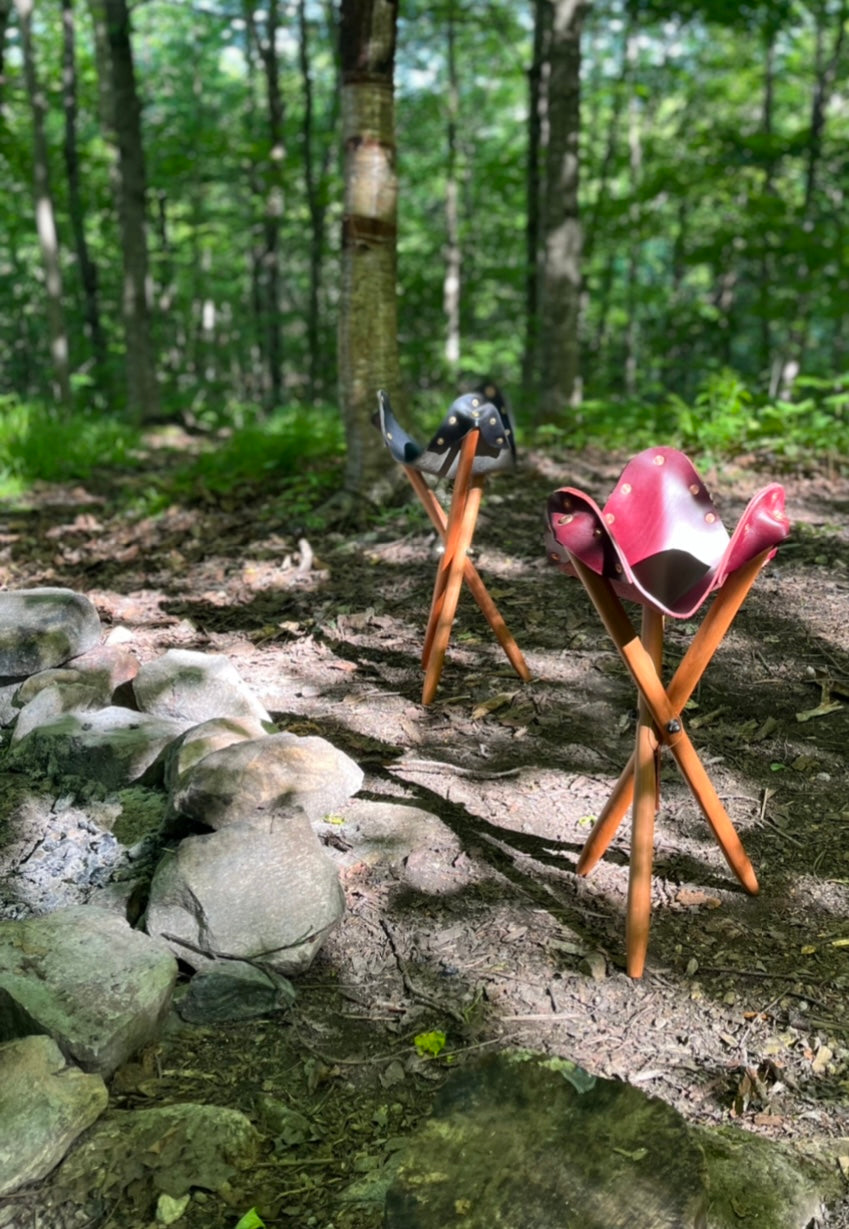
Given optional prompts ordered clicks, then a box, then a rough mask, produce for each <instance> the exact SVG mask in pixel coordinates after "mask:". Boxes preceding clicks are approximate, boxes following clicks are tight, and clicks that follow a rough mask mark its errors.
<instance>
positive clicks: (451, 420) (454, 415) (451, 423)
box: [448, 414, 457, 427]
mask: <svg viewBox="0 0 849 1229" xmlns="http://www.w3.org/2000/svg"><path fill="white" fill-rule="evenodd" d="M448 422H449V424H450V425H451V426H452V427H453V426H454V425H455V424H456V422H457V415H456V414H452V415H451V417H450V418H449V419H448Z"/></svg>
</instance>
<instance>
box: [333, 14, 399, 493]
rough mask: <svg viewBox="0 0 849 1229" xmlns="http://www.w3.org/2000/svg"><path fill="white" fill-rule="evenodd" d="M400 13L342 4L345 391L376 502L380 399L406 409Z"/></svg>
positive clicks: (363, 477)
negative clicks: (397, 89)
mask: <svg viewBox="0 0 849 1229" xmlns="http://www.w3.org/2000/svg"><path fill="white" fill-rule="evenodd" d="M397 20H398V5H397V3H394V2H392V0H342V5H341V23H340V61H341V73H342V91H341V92H342V141H343V150H344V181H345V182H344V208H343V219H342V277H341V295H340V303H339V386H340V398H341V409H342V418H343V422H344V426H345V439H346V443H347V462H346V468H345V487H346V490H347V491H348V492H349V493H350V494H352V495H356V496H357V497H359V498H361V499H375V498H378V497H379V494H380V492H381V490H382V489H383V488H384V486H385V482H386V475H387V470H388V461H387V453H386V450H385V449H384V448H383V447H382V446H381V445H380V440H379V437H378V436H377V433H376V432H375V430H374V427H373V426H372V421H371V420H372V416H373V414H374V412H375V409H376V406H377V390H378V389H379V388H384V389H386V391H387V392H388V393H389V396H390V397H391V399H392V402H393V405H396V406H397V405H399V404H402V396H401V373H400V366H399V359H398V311H397V300H396V276H397V245H396V240H397V210H398V180H397V174H396V168H395V100H394V69H395V41H396V30H397Z"/></svg>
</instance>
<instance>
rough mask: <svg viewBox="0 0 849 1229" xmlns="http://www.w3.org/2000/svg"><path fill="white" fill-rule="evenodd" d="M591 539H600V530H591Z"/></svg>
mask: <svg viewBox="0 0 849 1229" xmlns="http://www.w3.org/2000/svg"><path fill="white" fill-rule="evenodd" d="M593 537H594V538H600V537H601V530H600V529H594V530H593Z"/></svg>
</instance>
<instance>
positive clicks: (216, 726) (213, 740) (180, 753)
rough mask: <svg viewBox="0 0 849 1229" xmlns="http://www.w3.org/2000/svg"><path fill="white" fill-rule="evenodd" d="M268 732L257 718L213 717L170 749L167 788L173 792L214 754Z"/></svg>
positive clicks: (167, 757) (166, 762) (195, 726)
mask: <svg viewBox="0 0 849 1229" xmlns="http://www.w3.org/2000/svg"><path fill="white" fill-rule="evenodd" d="M265 733H266V731H265V730H264V729H263V726H262V722H261V721H258V720H257V719H256V718H255V717H242V718H236V717H213V718H211V720H209V721H202V722H201V724H200V725H194V726H192V727H191V728H190V729H188V730H186V732H185V734H183V736H182V737H181V738H179V739H177V741H176V742H175V743H173V744H172V745H171V746H170V747H169V748H168V752H167V755H166V757H165V788H166V789H168V790H171V791H173V790H174V789H175V788H176V787H177V784H178V782H179V781H180V780H181V779H182V778H183V777H184V776H185V775H186V774H187V773H188V772H190V771H191V769H192V768H194V767H195V765H196V764H198V763H199V762H200V761H201V760H203V759H205V758H206V757H207V756H208V755H211V754H212V752H213V751H221V750H222V748H224V747H230V746H232V744H233V743H238V742H249V741H250V740H251V739H254V738H263V737H264V736H265Z"/></svg>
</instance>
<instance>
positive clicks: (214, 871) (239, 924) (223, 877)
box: [145, 811, 345, 976]
mask: <svg viewBox="0 0 849 1229" xmlns="http://www.w3.org/2000/svg"><path fill="white" fill-rule="evenodd" d="M344 908H345V898H344V894H343V892H342V889H341V886H340V884H339V878H338V874H337V871H336V868H335V867H334V865H333V863H332V862H331V861H330V859H329V858H328V857H327V855H326V854H325V852H324V850H323V849H322V847H321V844H320V842H319V840H318V837H317V836H316V835H315V833H314V832H313V830H312V827H311V825H310V823H309V820H308V819H307V817H306V816H305V815H304V814H303V813H302V812H299V811H295V812H291V813H282V812H280V813H276V814H274V813H271V814H269V813H256V814H254V815H253V816H250V817H249V818H248V820H247V821H246V822H244V823H240V824H231V825H229V826H228V827H226V828H222V829H221V830H220V831H218V832H212V833H209V834H208V835H203V836H191V837H187V838H185V839H184V840H183V841H181V842H180V844H179V846H178V847H177V849H176V850H174V852H173V853H170V854H167V855H166V856H165V857H164V858H163V859H162V861H161V862H160V864H159V866H158V867H157V869H156V872H155V874H154V877H153V882H152V883H151V885H150V902H149V904H148V909H147V918H146V923H145V924H146V927H147V931H148V934H150V935H157V936H161V938H162V939H164V941H165V942H166V943H167V944H168V945H169V946H170V948H171V950H172V951H173V952H174V953H175V955H177V956H179V957H180V959H181V960H184V961H185V962H186V963H187V964H189V965H191V966H192V968H195V969H208V968H210V967H211V966H212V965H213V963H214V962H215V961H216V960H244V961H247V962H249V963H252V964H256V965H258V966H260V967H261V968H263V969H269V970H273V971H275V972H277V973H282V974H284V975H286V976H290V975H292V974H295V973H301V972H303V971H304V970H305V969H307V968H309V966H310V964H311V963H312V961H313V959H314V957H315V955H316V953H317V952H318V950H319V948H320V947H321V945H322V943H323V942H324V940H325V938H326V936H327V935H328V934H329V933H330V931H331V930H332V929H333V927H334V926H336V925H337V924H338V922H339V921H340V919H341V917H342V914H343V912H344Z"/></svg>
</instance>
